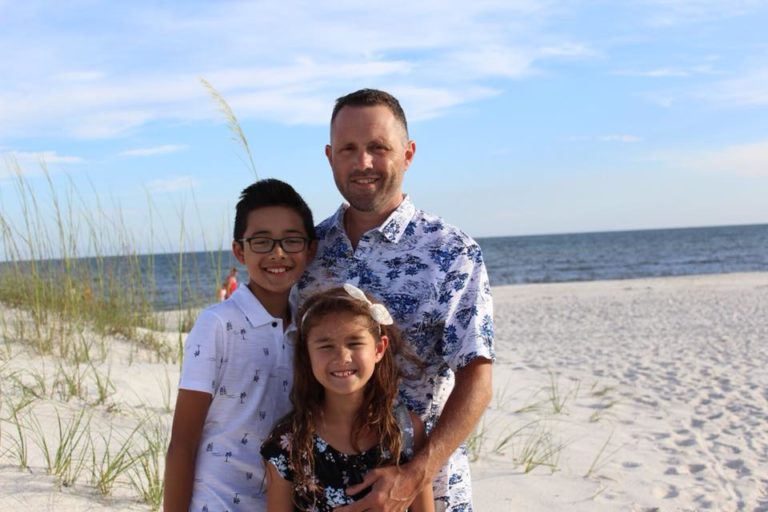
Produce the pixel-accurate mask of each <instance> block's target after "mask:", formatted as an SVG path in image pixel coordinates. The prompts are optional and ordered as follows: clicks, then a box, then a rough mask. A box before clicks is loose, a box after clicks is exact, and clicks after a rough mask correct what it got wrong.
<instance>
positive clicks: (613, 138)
mask: <svg viewBox="0 0 768 512" xmlns="http://www.w3.org/2000/svg"><path fill="white" fill-rule="evenodd" d="M600 140H602V141H604V142H640V141H641V140H643V139H641V138H640V137H638V136H636V135H628V134H626V133H613V134H610V135H603V136H602V137H600Z"/></svg>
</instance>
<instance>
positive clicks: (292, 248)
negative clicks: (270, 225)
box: [239, 236, 309, 254]
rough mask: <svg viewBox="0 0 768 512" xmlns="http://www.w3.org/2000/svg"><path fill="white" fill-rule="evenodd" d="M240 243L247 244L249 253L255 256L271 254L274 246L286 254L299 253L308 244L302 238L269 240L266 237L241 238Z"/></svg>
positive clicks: (289, 237)
mask: <svg viewBox="0 0 768 512" xmlns="http://www.w3.org/2000/svg"><path fill="white" fill-rule="evenodd" d="M239 241H240V242H243V243H247V244H248V247H250V248H251V252H255V253H257V254H266V253H270V252H272V250H273V249H274V248H275V245H276V244H280V248H281V249H282V250H283V251H285V252H286V253H296V252H301V251H303V250H304V248H305V247H306V246H307V242H309V239H308V238H304V237H302V236H287V237H285V238H269V237H267V236H252V237H250V238H241V239H240V240H239Z"/></svg>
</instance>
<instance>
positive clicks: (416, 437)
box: [408, 411, 435, 512]
mask: <svg viewBox="0 0 768 512" xmlns="http://www.w3.org/2000/svg"><path fill="white" fill-rule="evenodd" d="M408 414H410V415H411V423H413V445H414V451H418V450H420V449H421V447H422V446H424V441H426V433H425V432H424V422H423V421H421V418H419V417H418V416H417V415H415V414H414V413H412V412H410V411H409V412H408ZM408 510H410V511H411V512H435V497H434V495H433V494H432V482H428V483H427V484H426V485H425V486H424V487H423V488H422V489H421V492H419V494H417V495H416V499H414V500H413V503H411V506H410V507H409V508H408Z"/></svg>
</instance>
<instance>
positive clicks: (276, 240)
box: [237, 236, 312, 254]
mask: <svg viewBox="0 0 768 512" xmlns="http://www.w3.org/2000/svg"><path fill="white" fill-rule="evenodd" d="M258 238H260V239H262V240H269V241H271V242H272V245H271V246H270V247H269V250H268V251H263V252H262V251H255V250H254V249H253V246H252V245H251V240H256V239H258ZM291 239H294V240H299V239H300V240H302V241H303V242H304V244H303V245H302V246H301V249H299V250H298V251H289V250H287V249H286V248H285V246H284V245H283V241H285V240H291ZM237 241H238V242H240V243H241V244H243V245H246V244H247V245H248V249H249V250H250V251H251V252H252V253H254V254H269V253H271V252H272V251H274V250H275V246H276V245H278V244H279V245H280V249H282V250H283V252H284V253H286V254H298V253H300V252H301V251H303V250H304V249H306V248H307V245H309V243H310V242H311V241H312V239H311V238H308V237H306V236H286V237H284V238H271V237H268V236H249V237H248V238H240V239H238V240H237Z"/></svg>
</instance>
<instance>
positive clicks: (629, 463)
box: [622, 461, 641, 469]
mask: <svg viewBox="0 0 768 512" xmlns="http://www.w3.org/2000/svg"><path fill="white" fill-rule="evenodd" d="M640 466H641V464H640V463H639V462H632V461H627V462H624V463H623V464H622V467H624V468H627V469H637V468H639V467H640Z"/></svg>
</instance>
